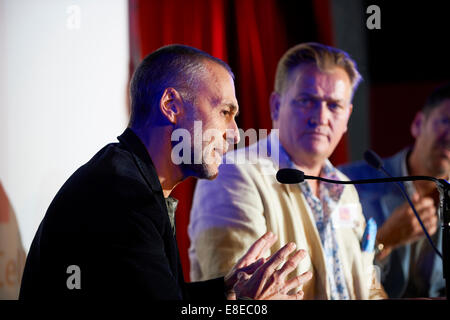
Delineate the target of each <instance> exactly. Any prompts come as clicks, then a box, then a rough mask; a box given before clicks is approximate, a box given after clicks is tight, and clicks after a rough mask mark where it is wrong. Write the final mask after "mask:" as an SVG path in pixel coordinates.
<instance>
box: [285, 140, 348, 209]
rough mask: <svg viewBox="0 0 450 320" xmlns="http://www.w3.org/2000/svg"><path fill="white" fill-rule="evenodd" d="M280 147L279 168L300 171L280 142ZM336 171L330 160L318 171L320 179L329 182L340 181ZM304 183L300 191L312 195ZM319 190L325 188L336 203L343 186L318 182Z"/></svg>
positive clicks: (326, 160)
mask: <svg viewBox="0 0 450 320" xmlns="http://www.w3.org/2000/svg"><path fill="white" fill-rule="evenodd" d="M279 146H280V152H279V156H280V168H293V169H300V168H299V167H297V166H296V165H295V163H294V162H293V161H292V160H291V158H290V156H289V155H288V153H287V152H286V150H285V149H284V148H283V146H282V145H281V142H280V143H279ZM337 172H338V171H337V169H336V168H335V167H334V166H333V165H332V164H331V162H330V160H328V159H325V162H324V163H323V166H322V169H321V170H320V174H319V175H320V177H322V178H326V179H331V180H340V178H339V176H338V173H337ZM305 182H306V181H304V182H302V183H300V185H301V186H300V188H301V189H302V191H303V193H305V194H309V195H312V192H311V189H310V188H309V185H308V184H307V183H305ZM319 186H320V188H325V189H326V190H327V191H328V194H329V196H330V197H331V198H332V199H333V200H335V201H336V202H337V201H338V200H339V199H340V197H341V195H342V192H343V191H344V185H340V184H332V183H326V182H320V184H319Z"/></svg>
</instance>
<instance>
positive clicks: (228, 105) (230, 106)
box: [225, 102, 239, 117]
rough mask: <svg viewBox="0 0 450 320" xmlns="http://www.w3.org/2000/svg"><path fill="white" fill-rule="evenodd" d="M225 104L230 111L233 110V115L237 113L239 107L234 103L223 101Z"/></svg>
mask: <svg viewBox="0 0 450 320" xmlns="http://www.w3.org/2000/svg"><path fill="white" fill-rule="evenodd" d="M225 106H226V107H228V108H230V111H231V112H233V113H234V114H235V115H234V116H235V117H237V116H238V115H239V108H238V107H237V105H235V104H234V103H232V102H231V103H225Z"/></svg>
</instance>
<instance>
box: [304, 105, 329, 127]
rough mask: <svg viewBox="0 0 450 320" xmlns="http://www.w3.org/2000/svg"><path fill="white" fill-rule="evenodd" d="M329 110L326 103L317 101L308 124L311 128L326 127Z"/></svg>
mask: <svg viewBox="0 0 450 320" xmlns="http://www.w3.org/2000/svg"><path fill="white" fill-rule="evenodd" d="M328 113H329V110H328V106H327V102H326V101H318V102H317V103H316V105H315V106H314V108H312V111H311V115H310V118H309V120H308V124H309V125H311V126H320V125H326V124H327V123H328V117H329V114H328Z"/></svg>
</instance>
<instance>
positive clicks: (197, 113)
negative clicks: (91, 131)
mask: <svg viewBox="0 0 450 320" xmlns="http://www.w3.org/2000/svg"><path fill="white" fill-rule="evenodd" d="M130 92H131V119H130V123H129V127H128V128H127V129H126V130H125V132H124V133H123V134H122V135H120V136H119V137H118V140H119V142H118V143H111V144H109V145H107V146H105V147H104V148H103V149H101V150H100V151H99V152H98V153H97V154H96V155H95V156H94V157H93V158H92V159H91V160H90V161H88V162H87V163H86V164H85V165H83V166H82V167H81V168H79V169H78V170H77V171H76V172H75V173H74V174H73V175H72V176H71V177H70V178H69V179H68V181H67V182H66V183H65V184H64V185H63V186H62V188H61V189H60V190H59V192H58V194H57V195H56V196H55V198H54V199H53V201H52V203H51V204H50V207H49V208H48V210H47V213H46V215H45V217H44V219H43V220H42V222H41V224H40V226H39V229H38V231H37V233H36V235H35V237H34V240H33V243H32V245H31V249H30V252H29V254H28V257H27V261H26V265H25V271H24V274H23V279H22V285H21V290H20V299H21V300H28V301H30V300H48V301H49V300H50V301H52V300H54V299H63V298H67V299H76V298H82V299H95V300H99V299H105V298H107V299H109V300H110V299H113V300H116V299H119V300H123V299H142V300H144V301H146V302H148V301H151V300H181V299H184V300H185V299H195V300H206V299H207V300H223V299H225V297H227V298H230V299H233V298H241V297H243V298H252V299H268V298H274V299H301V298H302V296H303V293H302V292H301V291H299V292H297V291H292V290H291V289H292V288H295V287H298V286H299V285H301V284H302V283H303V282H304V281H307V279H308V278H309V277H310V275H309V274H308V273H306V274H305V275H303V276H299V277H295V278H292V279H289V280H287V279H286V281H285V278H286V276H287V275H288V274H289V273H291V271H293V269H295V267H296V266H297V264H298V263H299V261H301V260H302V259H303V257H304V256H305V253H304V252H303V251H300V250H299V251H297V252H296V253H294V254H292V255H291V256H290V257H289V254H290V253H292V252H293V251H294V249H295V245H294V244H292V243H290V244H287V245H286V246H285V247H283V248H282V249H280V250H279V251H278V252H277V253H276V254H274V256H273V257H272V258H271V259H269V260H268V261H266V260H265V259H263V257H262V255H263V254H264V253H265V252H266V251H267V249H268V248H270V247H271V246H272V244H273V243H274V241H275V240H276V236H275V235H273V234H271V233H266V234H265V235H263V236H262V237H261V238H260V239H259V240H258V241H256V242H255V244H252V245H251V246H250V245H249V248H250V249H249V250H248V252H247V253H246V254H245V255H243V258H242V259H240V260H239V261H237V264H236V265H235V266H231V267H232V268H230V273H228V275H227V276H226V277H224V278H218V279H214V280H211V281H205V282H201V283H185V282H184V279H183V273H182V271H181V264H180V258H179V254H178V248H177V243H176V240H175V233H174V231H175V230H174V228H175V226H174V219H175V217H174V214H175V209H176V205H177V200H175V199H174V198H172V197H170V194H171V192H172V189H173V188H174V187H175V186H176V185H177V184H178V183H180V182H181V181H182V180H184V179H186V178H187V177H189V176H193V177H196V178H203V179H213V178H214V177H216V176H217V173H218V171H217V170H218V166H219V163H218V162H217V161H215V159H217V158H219V160H220V157H219V156H218V155H219V154H220V155H221V154H222V152H223V151H222V150H224V148H222V147H220V145H223V144H225V145H226V143H225V142H226V141H225V140H228V141H230V143H237V142H238V140H239V134H238V129H237V126H236V122H235V119H234V118H235V115H236V112H237V111H238V103H237V101H236V97H235V90H234V80H233V73H232V72H231V69H230V67H229V66H228V65H227V64H226V63H225V62H223V61H221V60H219V59H217V58H215V57H212V56H210V55H209V54H207V53H205V52H203V51H200V50H198V49H195V48H192V47H188V46H183V45H171V46H166V47H163V48H160V49H158V50H156V51H155V52H153V53H151V54H150V55H148V56H147V57H146V58H145V59H144V60H143V61H142V62H141V64H140V65H139V66H138V68H137V70H136V71H135V73H134V75H133V79H132V81H131V89H130ZM197 121H199V122H200V123H202V125H203V126H202V127H203V128H204V130H205V131H207V130H208V129H210V128H214V129H215V131H216V132H217V133H218V134H217V135H216V136H215V137H216V139H214V140H212V141H209V140H206V141H205V140H203V137H202V136H203V135H202V133H204V132H200V134H197V135H194V134H193V132H192V128H193V126H194V122H197ZM194 130H195V129H194ZM177 132H178V133H179V132H182V133H187V134H188V135H189V136H190V137H194V138H196V139H197V138H198V137H199V136H200V140H195V141H192V140H191V139H187V140H188V141H189V142H190V143H189V144H187V145H186V143H184V144H183V145H184V146H187V148H186V150H184V151H185V152H184V155H187V156H188V157H187V158H186V159H184V160H186V161H184V160H183V161H181V162H179V161H178V160H179V159H177V158H175V157H174V150H175V146H178V144H175V146H174V141H173V140H172V139H171V137H172V136H173V135H175V134H176V133H177ZM184 142H186V141H184ZM180 143H181V142H180ZM191 147H192V148H191ZM188 150H189V151H191V152H192V153H193V154H194V155H195V154H200V155H201V156H202V157H200V159H198V158H196V159H195V160H198V162H197V161H195V162H194V163H193V162H192V158H191V157H190V156H191V153H190V152H188ZM285 260H286V261H287V262H288V263H286V264H285V266H283V268H282V269H280V270H278V269H277V267H278V266H279V265H280V264H281V263H282V262H284V261H285ZM243 272H244V273H245V274H246V275H247V274H251V276H246V277H242V276H239V275H240V274H241V275H242V274H244V273H243ZM262 275H264V277H262ZM275 277H276V279H277V280H278V281H276V282H275V281H272V280H273V278H275ZM235 284H236V287H235Z"/></svg>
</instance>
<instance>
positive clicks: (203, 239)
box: [189, 43, 384, 300]
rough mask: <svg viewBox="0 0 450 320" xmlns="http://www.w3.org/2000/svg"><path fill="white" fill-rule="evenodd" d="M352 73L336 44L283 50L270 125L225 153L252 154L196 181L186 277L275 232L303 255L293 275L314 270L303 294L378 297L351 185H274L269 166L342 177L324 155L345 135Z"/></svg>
mask: <svg viewBox="0 0 450 320" xmlns="http://www.w3.org/2000/svg"><path fill="white" fill-rule="evenodd" d="M360 79H361V76H360V74H359V72H358V70H357V69H356V65H355V63H354V61H353V60H352V59H351V58H350V57H349V56H348V54H347V53H345V52H343V51H341V50H339V49H336V48H332V47H328V46H325V45H321V44H317V43H305V44H300V45H297V46H295V47H293V48H291V49H290V50H288V51H287V52H286V53H285V54H284V56H283V57H282V58H281V60H280V62H279V64H278V68H277V72H276V78H275V89H274V92H273V93H272V95H271V97H270V112H271V117H272V121H273V129H276V130H272V133H271V134H270V135H269V137H267V139H261V140H259V141H258V142H257V143H255V144H253V145H250V146H249V147H248V148H243V149H238V150H236V151H234V152H233V153H231V155H232V156H234V155H238V158H239V155H242V154H244V156H246V155H247V154H248V157H249V158H250V157H252V155H253V156H254V155H255V154H257V161H254V162H251V161H247V162H245V163H243V164H228V163H226V161H224V162H225V163H224V164H222V165H221V168H220V174H219V175H218V177H217V179H216V180H214V181H199V182H198V184H197V188H196V191H195V195H194V201H193V207H192V211H191V219H190V225H189V234H190V237H191V248H190V252H189V254H190V260H191V278H192V280H205V279H210V278H213V277H216V276H219V275H222V274H224V273H225V272H226V270H228V269H229V268H230V266H232V265H233V263H234V262H235V261H237V259H238V257H239V256H241V254H242V253H243V252H244V250H245V248H246V247H248V244H249V243H251V242H253V241H254V240H255V239H257V238H258V237H259V236H261V235H262V234H264V233H265V232H267V231H272V232H274V233H275V234H277V235H279V238H278V241H277V243H276V244H275V245H274V247H273V249H276V248H281V247H282V246H283V245H284V244H286V243H287V242H295V243H296V244H297V247H300V248H302V249H304V250H306V251H307V252H308V253H309V255H308V257H307V258H306V259H304V260H303V261H302V262H301V263H300V264H299V266H298V267H297V274H301V273H303V272H305V271H312V272H313V278H312V279H311V280H310V281H309V282H308V283H306V284H305V285H304V286H303V291H304V298H305V299H336V300H341V299H369V298H376V297H380V296H382V297H384V291H383V290H382V288H381V287H380V286H379V283H378V282H377V281H373V279H374V276H373V275H374V268H373V246H372V248H368V250H365V249H361V241H362V238H363V233H364V229H365V225H366V223H365V219H364V216H363V215H362V212H361V205H360V203H359V199H358V195H357V192H356V190H355V188H354V187H353V186H351V185H348V186H345V187H344V186H337V185H331V184H326V183H322V182H320V183H319V182H318V181H307V182H304V183H301V184H297V185H295V184H294V185H283V184H280V183H278V182H277V180H276V178H275V174H276V172H277V170H278V169H280V168H283V167H291V168H297V169H299V170H302V171H303V172H304V173H305V174H308V175H314V176H322V177H326V178H331V179H340V180H342V179H346V177H345V176H344V175H343V174H342V173H341V172H339V171H338V170H337V169H336V168H335V167H334V166H333V165H332V164H331V163H330V161H329V160H328V157H329V156H330V155H331V154H332V152H333V151H334V149H335V148H336V146H337V144H338V143H339V141H340V139H341V137H342V135H343V134H344V133H345V132H346V131H347V123H348V120H349V117H350V114H351V112H352V108H353V106H352V103H351V100H352V97H353V94H354V92H355V90H356V88H357V86H358V83H359V82H360ZM266 148H267V149H266ZM261 150H268V151H269V152H268V153H267V154H270V155H261V153H260V151H261ZM229 156H230V154H227V156H226V158H225V160H226V159H227V158H230V157H229ZM231 158H233V157H231Z"/></svg>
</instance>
